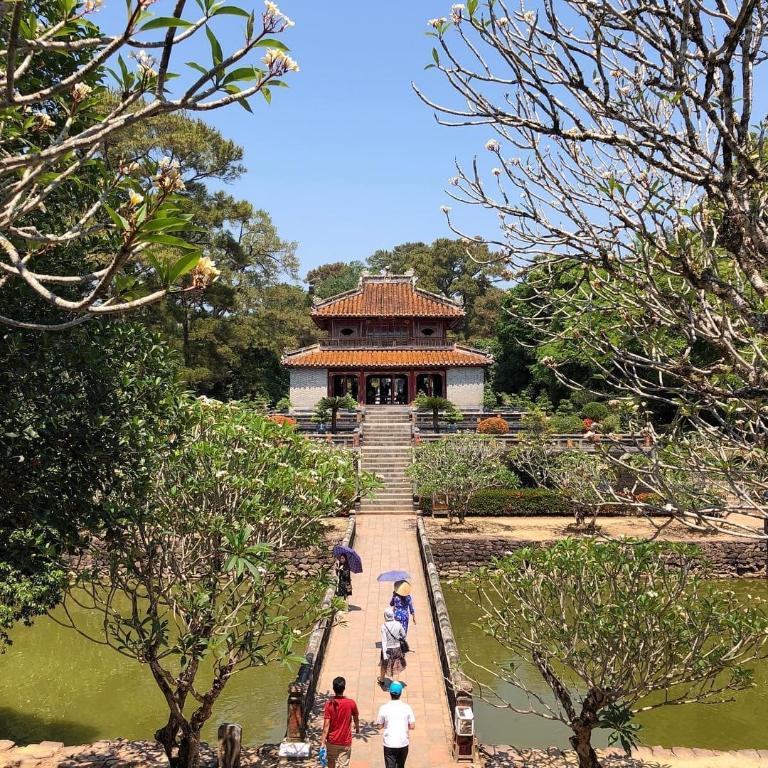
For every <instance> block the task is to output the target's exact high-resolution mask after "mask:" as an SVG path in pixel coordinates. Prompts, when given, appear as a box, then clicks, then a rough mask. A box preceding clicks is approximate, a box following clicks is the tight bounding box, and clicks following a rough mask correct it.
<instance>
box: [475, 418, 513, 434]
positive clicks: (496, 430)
mask: <svg viewBox="0 0 768 768" xmlns="http://www.w3.org/2000/svg"><path fill="white" fill-rule="evenodd" d="M477 431H478V432H479V433H480V434H481V435H506V434H507V432H509V424H508V423H507V422H506V421H505V420H504V419H502V418H501V416H490V417H489V418H487V419H483V420H482V421H479V422H478V423H477Z"/></svg>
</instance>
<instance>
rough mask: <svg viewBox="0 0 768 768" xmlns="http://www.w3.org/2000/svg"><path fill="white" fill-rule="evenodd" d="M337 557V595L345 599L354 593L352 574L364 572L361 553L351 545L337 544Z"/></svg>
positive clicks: (335, 554) (334, 552)
mask: <svg viewBox="0 0 768 768" xmlns="http://www.w3.org/2000/svg"><path fill="white" fill-rule="evenodd" d="M333 555H334V557H335V558H336V566H335V570H336V596H337V597H343V598H344V599H345V600H346V599H347V598H348V597H349V596H350V595H351V594H352V574H353V573H362V572H363V563H362V561H361V559H360V555H358V554H357V552H355V550H354V549H352V548H351V547H345V546H344V545H343V544H337V545H336V546H335V547H334V548H333Z"/></svg>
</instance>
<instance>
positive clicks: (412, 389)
mask: <svg viewBox="0 0 768 768" xmlns="http://www.w3.org/2000/svg"><path fill="white" fill-rule="evenodd" d="M415 399H416V371H414V370H413V369H411V370H410V371H408V403H409V404H410V403H412V402H413V401H414V400H415Z"/></svg>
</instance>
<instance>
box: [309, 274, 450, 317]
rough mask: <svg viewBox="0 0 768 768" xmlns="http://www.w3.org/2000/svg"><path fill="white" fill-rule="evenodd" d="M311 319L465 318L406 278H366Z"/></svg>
mask: <svg viewBox="0 0 768 768" xmlns="http://www.w3.org/2000/svg"><path fill="white" fill-rule="evenodd" d="M312 316H313V317H452V318H460V317H463V316H464V310H463V309H462V308H461V307H460V306H459V305H458V304H457V303H456V302H454V301H451V300H450V299H446V298H443V297H442V296H438V295H437V294H434V293H429V292H428V291H422V290H421V289H419V288H416V287H415V286H414V279H413V278H411V277H408V276H401V275H398V276H389V277H382V276H378V275H376V276H365V277H363V278H362V281H361V285H360V287H359V288H356V289H355V290H354V291H347V292H346V293H341V294H339V295H338V296H335V297H332V298H330V299H326V300H325V301H323V302H321V303H320V304H317V305H315V306H314V307H313V308H312Z"/></svg>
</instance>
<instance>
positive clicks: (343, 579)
mask: <svg viewBox="0 0 768 768" xmlns="http://www.w3.org/2000/svg"><path fill="white" fill-rule="evenodd" d="M336 580H337V581H336V596H337V597H343V598H344V599H345V600H346V599H347V598H348V597H349V596H350V595H351V594H352V572H351V571H350V568H349V563H348V562H347V556H346V555H341V556H340V557H339V558H338V559H337V560H336Z"/></svg>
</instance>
